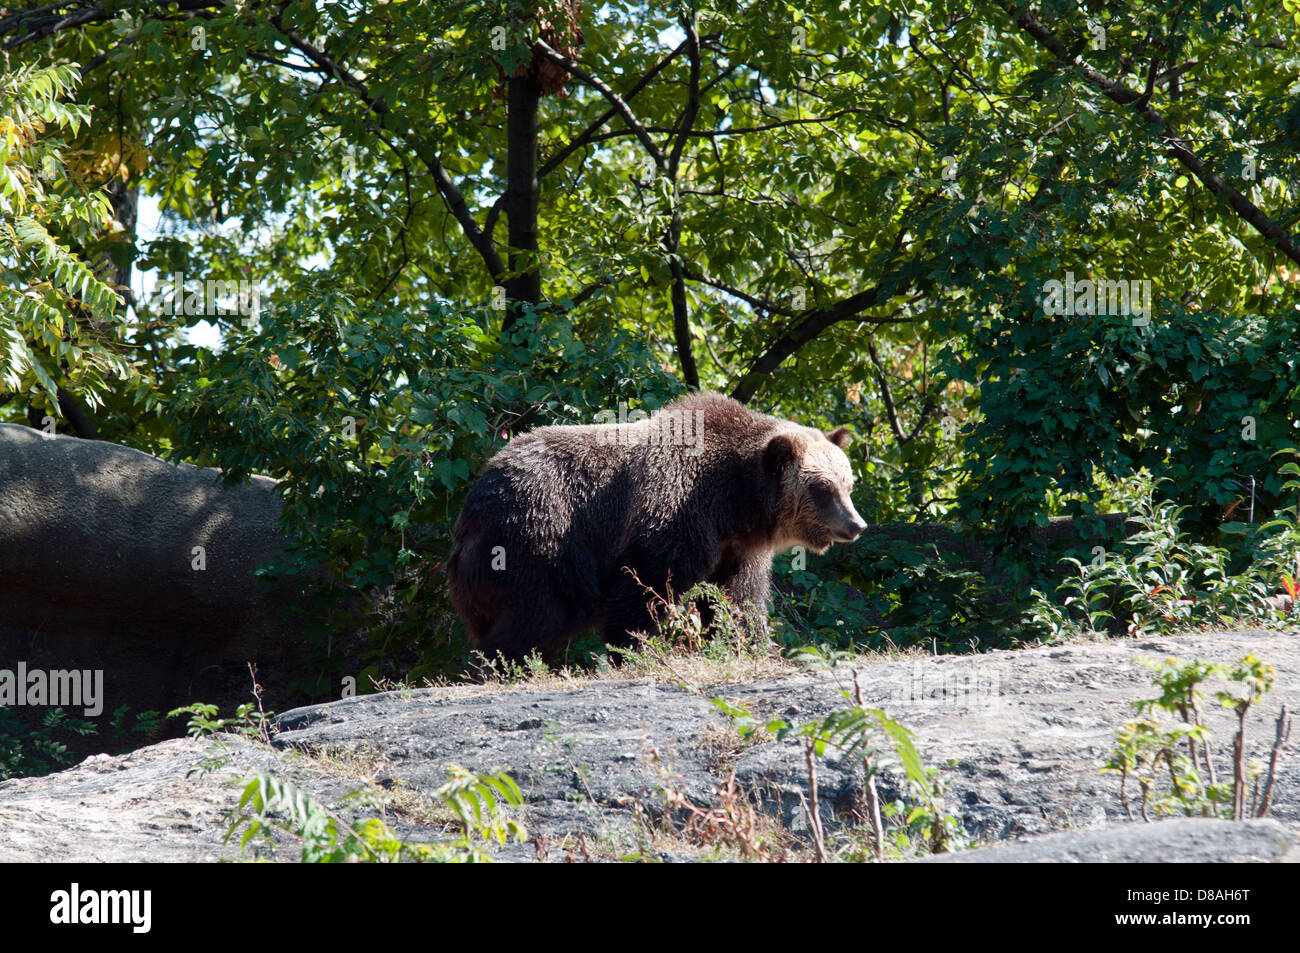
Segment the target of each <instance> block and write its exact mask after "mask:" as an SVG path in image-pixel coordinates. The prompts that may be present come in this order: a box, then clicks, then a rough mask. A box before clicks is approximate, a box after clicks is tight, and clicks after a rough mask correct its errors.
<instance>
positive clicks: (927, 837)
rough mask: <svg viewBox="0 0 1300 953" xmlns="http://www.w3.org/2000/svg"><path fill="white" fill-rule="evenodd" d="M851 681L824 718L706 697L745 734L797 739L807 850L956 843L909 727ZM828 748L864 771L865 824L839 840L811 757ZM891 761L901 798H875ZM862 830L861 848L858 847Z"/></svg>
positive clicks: (953, 821) (940, 790)
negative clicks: (793, 718)
mask: <svg viewBox="0 0 1300 953" xmlns="http://www.w3.org/2000/svg"><path fill="white" fill-rule="evenodd" d="M854 687H855V692H854V696H853V699H852V700H853V701H854V702H855V704H853V705H852V706H851V707H848V708H843V709H837V710H836V711H833V712H831V713H830V714H828V715H827V716H825V717H824V718H821V719H818V720H816V721H811V722H807V723H805V724H801V725H798V724H794V723H792V722H790V721H788V720H787V719H785V718H774V719H769V720H767V721H760V720H759V719H757V718H755V717H754V716H753V715H751V714H750V713H749V712H748V711H746V710H745V709H743V708H739V707H736V706H734V705H731V704H729V703H728V702H727V701H725V700H724V699H721V698H715V699H713V705H714V707H715V708H717V709H718V710H719V711H720V712H722V713H723V714H724V715H726V716H727V717H728V718H730V719H731V721H732V723H733V724H734V725H735V726H736V727H737V728H738V729H739V731H740V734H741V737H742V739H743V740H745V741H747V742H751V743H752V742H753V741H755V740H757V739H759V738H761V737H763V736H766V735H772V736H773V737H774V738H775V739H776V740H777V741H784V740H787V739H795V740H798V741H799V742H800V743H801V744H802V747H803V751H804V760H805V764H806V766H807V771H808V793H807V795H806V796H802V795H801V798H802V801H803V805H804V810H805V813H806V815H807V817H808V826H809V830H810V832H811V836H812V840H813V850H814V854H815V856H816V857H817V859H818V860H819V861H822V862H825V861H828V860H831V859H847V860H866V859H875V860H884V859H885V857H886V854H887V853H888V854H889V855H890V856H892V857H908V856H912V855H914V854H917V853H942V852H945V851H948V850H952V849H955V848H957V847H960V846H963V845H964V843H965V835H964V832H963V831H962V828H961V825H960V822H959V821H958V820H957V818H956V817H954V816H953V815H951V814H949V813H947V811H946V810H945V809H944V803H943V794H944V783H943V779H942V777H941V776H940V775H939V773H938V772H937V771H934V770H933V769H928V768H926V767H925V765H924V764H923V763H922V761H921V757H920V754H919V753H918V752H917V750H916V744H915V741H914V739H913V737H912V733H911V732H910V731H909V730H908V729H907V728H906V727H905V726H904V725H902V724H900V723H899V722H897V721H895V720H894V719H892V718H890V717H889V716H888V715H887V714H885V712H884V711H882V710H881V709H878V708H867V707H866V706H865V705H864V704H863V700H862V693H861V689H860V688H859V687H858V686H857V678H856V674H855V677H854ZM846 695H847V693H846ZM828 748H829V749H832V750H835V751H837V752H838V753H839V758H840V763H841V764H854V765H856V764H861V766H862V771H863V794H864V798H863V800H864V802H865V810H864V812H863V814H864V816H863V817H862V818H860V820H862V821H865V824H864V825H863V826H862V828H859V829H854V828H853V827H852V826H850V827H849V829H847V830H845V831H843V832H841V836H840V837H839V838H838V845H837V844H836V843H834V842H833V841H834V839H833V838H829V837H828V835H827V833H826V831H825V830H824V828H823V825H822V819H821V811H820V809H819V805H818V794H817V761H818V760H819V759H821V758H824V757H825V755H826V752H827V749H828ZM890 766H897V767H899V768H901V769H902V775H903V779H904V790H905V791H906V793H907V796H908V800H906V801H905V800H903V799H901V798H899V799H895V800H893V801H890V802H887V803H882V801H881V798H880V795H879V792H878V791H877V787H876V779H877V778H878V777H879V775H880V773H881V772H882V771H883V770H885V769H887V768H889V767H890ZM863 830H865V834H866V836H865V844H866V851H865V852H864V851H863V850H862V849H861V846H862V844H863V840H864V838H863V837H862V836H861V835H862V833H863Z"/></svg>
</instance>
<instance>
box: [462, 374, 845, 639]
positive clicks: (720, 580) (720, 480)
mask: <svg viewBox="0 0 1300 953" xmlns="http://www.w3.org/2000/svg"><path fill="white" fill-rule="evenodd" d="M847 442H848V432H847V431H846V430H844V428H842V427H841V428H839V429H838V430H835V431H832V432H831V433H829V434H825V433H822V432H821V431H820V430H815V429H813V428H811V427H802V426H800V425H798V424H794V423H790V422H789V421H785V420H779V419H777V418H775V417H769V416H766V415H763V414H757V413H754V412H753V411H750V410H747V409H746V408H745V407H744V406H743V405H741V404H739V403H737V402H736V401H734V400H731V399H729V398H727V397H723V396H722V395H720V394H710V393H697V394H691V395H688V396H686V397H682V398H680V399H678V400H676V401H674V402H673V403H672V404H669V405H668V406H666V407H664V408H663V409H661V410H660V411H658V412H657V413H656V414H655V415H654V416H652V417H650V418H648V419H645V420H641V421H638V422H636V423H624V424H595V425H590V426H577V427H540V428H538V429H537V430H534V431H532V432H531V433H527V434H523V435H522V436H519V437H516V438H515V439H514V440H512V441H511V442H510V443H509V445H508V446H506V447H505V449H503V450H502V451H501V452H500V453H498V454H497V455H496V456H494V457H493V458H492V459H491V460H490V461H489V462H488V465H487V467H486V469H485V470H484V472H483V474H482V476H480V477H479V479H478V481H477V482H476V483H475V484H474V486H473V487H472V488H471V489H470V491H469V494H468V495H467V496H466V498H465V505H464V507H463V508H462V510H461V513H460V518H459V519H458V520H457V522H456V528H455V531H454V542H453V545H452V550H451V556H450V558H449V559H448V561H447V572H448V575H449V577H450V587H451V599H452V602H453V604H454V605H455V606H456V610H457V611H458V612H459V613H460V616H461V618H462V619H463V620H464V622H465V627H466V628H467V629H468V630H469V633H470V636H471V637H472V638H473V639H474V642H475V644H476V646H477V647H478V648H479V649H480V650H482V651H483V652H485V653H486V654H487V655H489V656H494V655H495V654H496V653H497V652H500V653H501V654H503V655H505V656H506V657H508V658H520V657H522V656H524V655H526V654H528V652H530V651H531V650H533V649H539V650H541V651H542V652H544V653H546V652H551V651H553V650H555V649H557V648H559V647H560V646H561V645H562V643H563V642H564V641H565V640H566V639H569V638H570V637H572V636H574V635H577V634H579V633H581V632H583V631H585V630H586V629H589V628H592V627H594V626H597V625H599V626H600V627H601V628H602V631H603V633H604V637H605V640H606V641H607V642H609V643H611V644H614V645H629V644H631V637H632V634H633V633H636V632H653V631H654V620H653V617H652V615H651V612H650V609H649V607H648V605H647V602H648V596H647V593H646V590H645V588H643V586H648V587H650V588H651V589H653V590H654V591H655V592H656V593H658V594H660V595H665V594H666V593H667V591H668V588H669V587H670V586H671V589H672V591H673V592H675V593H679V594H680V593H682V592H685V591H686V590H687V589H689V588H690V587H691V586H693V585H695V584H696V583H699V582H703V581H708V582H713V583H717V584H718V585H720V586H721V587H722V588H723V589H724V590H726V591H727V592H728V593H729V594H730V595H731V597H732V599H733V600H734V601H735V602H736V603H737V605H738V606H740V607H741V609H742V611H743V612H744V613H745V618H746V619H747V621H748V623H749V624H750V625H751V626H752V627H754V628H755V629H757V630H759V631H766V624H767V601H768V592H769V590H768V587H769V583H770V578H769V577H770V573H771V565H772V555H773V553H774V552H777V551H780V550H783V549H788V548H789V547H791V546H795V545H803V546H807V547H808V548H809V549H812V550H813V551H815V552H819V553H820V552H825V551H826V549H827V548H828V547H829V546H830V545H831V543H833V542H851V541H852V540H854V539H856V538H857V537H858V535H859V534H860V533H861V532H862V530H863V529H865V528H866V524H865V523H863V521H862V518H861V517H860V516H859V515H858V513H857V511H856V510H855V509H854V508H853V502H852V500H851V499H850V498H849V493H850V491H851V490H852V487H853V472H852V470H851V468H850V466H849V460H848V458H847V457H846V456H845V455H844V451H843V447H844V446H845V445H846V444H847ZM638 580H639V582H638Z"/></svg>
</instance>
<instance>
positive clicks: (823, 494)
mask: <svg viewBox="0 0 1300 953" xmlns="http://www.w3.org/2000/svg"><path fill="white" fill-rule="evenodd" d="M810 493H811V495H812V499H813V502H814V503H816V504H817V505H818V506H830V504H831V501H832V500H833V499H835V490H834V488H833V487H832V486H831V485H830V484H829V483H814V484H813V487H812V490H811V491H810Z"/></svg>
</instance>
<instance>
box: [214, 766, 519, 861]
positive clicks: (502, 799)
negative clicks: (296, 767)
mask: <svg viewBox="0 0 1300 953" xmlns="http://www.w3.org/2000/svg"><path fill="white" fill-rule="evenodd" d="M449 771H450V774H451V777H450V778H449V779H448V780H447V782H446V783H445V784H443V785H442V786H441V787H439V788H438V789H437V790H436V791H435V792H434V796H435V797H436V798H437V799H438V800H439V801H441V802H442V804H443V805H444V806H445V807H446V808H448V809H449V810H450V811H451V813H452V814H453V816H454V817H455V819H456V821H455V826H456V832H455V834H454V835H453V837H452V838H451V839H450V840H448V841H445V842H432V843H418V842H417V843H412V842H407V841H403V840H402V839H401V838H400V837H398V836H397V835H396V834H395V833H394V832H393V830H392V828H391V827H389V826H388V824H387V823H386V822H385V820H384V819H383V818H382V817H370V818H362V819H360V820H357V821H354V822H348V821H346V820H344V819H343V817H341V816H340V815H339V814H338V813H336V812H335V811H332V810H330V809H329V808H328V807H326V806H325V805H324V804H321V803H320V802H319V801H317V800H316V799H315V798H313V797H312V796H311V795H310V794H308V793H307V792H306V791H305V790H303V789H302V788H300V787H298V786H297V785H295V784H293V783H292V782H289V781H286V780H284V779H282V778H278V777H275V776H274V775H270V774H259V775H257V776H256V777H254V778H252V779H251V780H249V781H248V782H247V783H246V785H245V786H244V792H243V795H242V796H241V797H240V799H239V806H238V808H237V809H236V810H235V812H234V813H233V817H232V819H231V823H230V827H229V829H228V830H227V831H226V840H227V841H229V840H230V839H231V838H232V837H234V836H235V835H236V834H237V833H238V834H239V847H240V851H241V852H242V851H243V850H245V849H246V848H247V847H248V846H249V845H250V844H253V843H255V842H260V843H261V844H262V845H263V846H264V847H265V848H266V849H267V850H268V851H270V852H274V850H275V847H276V844H277V837H276V835H277V832H280V833H283V834H287V835H289V836H290V837H292V838H294V839H295V840H297V841H298V842H299V844H300V845H301V858H302V861H303V863H356V862H363V863H395V862H398V861H416V862H419V863H487V862H490V861H491V860H492V855H491V854H490V853H489V852H488V851H487V850H485V849H484V848H485V847H490V846H496V847H498V848H499V847H502V846H504V845H505V844H506V843H507V842H510V841H514V842H516V843H522V842H523V840H524V838H525V837H526V836H527V832H526V830H525V828H524V825H523V824H522V822H520V821H518V820H516V819H515V818H512V817H508V816H506V815H505V814H504V813H503V810H502V808H503V807H513V808H519V807H522V806H523V795H522V794H521V793H520V791H519V787H518V785H516V784H515V782H514V780H513V779H511V777H510V776H509V775H508V774H505V773H474V772H472V771H467V770H466V769H464V768H461V767H459V766H458V765H451V766H449ZM345 801H351V802H353V803H355V804H356V806H357V807H358V808H365V807H379V808H380V809H382V808H384V807H385V806H386V803H387V802H386V800H385V797H384V796H383V795H382V794H381V793H378V792H375V791H358V792H353V793H352V794H349V795H347V797H346V798H345Z"/></svg>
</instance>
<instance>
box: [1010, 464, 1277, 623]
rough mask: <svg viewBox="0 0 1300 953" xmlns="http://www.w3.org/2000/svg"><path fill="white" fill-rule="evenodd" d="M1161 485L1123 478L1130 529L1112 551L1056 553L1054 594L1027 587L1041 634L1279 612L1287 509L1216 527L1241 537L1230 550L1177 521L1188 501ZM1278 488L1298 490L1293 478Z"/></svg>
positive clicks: (1211, 620) (1267, 616) (1256, 617)
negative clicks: (1165, 495) (1162, 494)
mask: <svg viewBox="0 0 1300 953" xmlns="http://www.w3.org/2000/svg"><path fill="white" fill-rule="evenodd" d="M1286 467H1295V464H1293V463H1289V464H1286V465H1285V466H1284V468H1283V469H1284V470H1285V469H1286ZM1288 472H1289V471H1288ZM1298 472H1300V468H1298ZM1160 482H1162V481H1151V480H1150V479H1147V478H1145V477H1143V476H1141V475H1139V476H1138V477H1135V478H1134V479H1133V480H1132V481H1131V482H1130V485H1129V492H1128V495H1127V497H1126V503H1127V506H1128V508H1129V511H1130V516H1129V522H1130V524H1136V526H1137V529H1136V530H1135V531H1134V532H1132V533H1131V534H1130V535H1129V536H1128V537H1127V538H1126V539H1124V540H1123V541H1122V542H1120V543H1119V545H1118V546H1117V547H1116V548H1115V550H1113V551H1106V550H1103V551H1101V552H1099V553H1097V554H1096V555H1095V556H1094V557H1093V558H1092V559H1091V560H1088V561H1082V560H1079V559H1077V558H1075V557H1073V556H1067V557H1065V558H1064V559H1063V562H1064V563H1065V564H1067V565H1069V566H1070V567H1071V569H1072V571H1071V572H1069V573H1067V575H1066V577H1065V579H1064V580H1063V581H1062V582H1061V583H1060V584H1059V585H1058V586H1057V588H1056V592H1057V595H1058V598H1057V599H1055V600H1053V599H1051V598H1049V597H1048V596H1046V595H1045V594H1044V593H1043V592H1042V591H1041V590H1038V589H1035V590H1033V591H1032V592H1031V597H1032V603H1031V606H1030V610H1029V614H1030V617H1031V618H1032V619H1033V620H1034V621H1035V622H1036V623H1037V624H1039V625H1040V626H1042V627H1043V629H1044V630H1045V631H1047V632H1048V633H1049V637H1050V638H1060V637H1066V636H1072V635H1080V634H1087V633H1098V632H1103V631H1107V630H1108V629H1110V628H1111V627H1112V626H1113V625H1115V624H1122V625H1124V626H1126V627H1127V628H1129V629H1130V630H1148V629H1150V630H1155V631H1158V632H1175V631H1180V630H1185V629H1188V628H1193V627H1196V626H1205V625H1225V624H1233V623H1237V622H1240V621H1241V620H1243V619H1251V620H1262V621H1267V620H1280V619H1281V618H1283V617H1284V615H1285V613H1286V606H1285V604H1284V603H1281V602H1279V599H1278V597H1277V596H1276V595H1274V592H1275V591H1276V590H1277V589H1278V588H1283V589H1287V588H1288V584H1290V588H1294V579H1295V577H1294V576H1290V575H1288V573H1287V572H1286V570H1287V569H1290V568H1293V567H1295V565H1296V560H1297V559H1300V530H1298V529H1297V525H1298V524H1297V520H1296V517H1295V512H1294V509H1295V508H1294V507H1286V508H1283V509H1281V510H1279V512H1278V515H1277V518H1275V519H1273V520H1270V521H1268V522H1266V523H1264V524H1262V525H1258V526H1246V525H1245V524H1237V523H1229V524H1224V526H1223V532H1224V533H1225V534H1234V533H1235V534H1240V535H1243V536H1244V537H1246V539H1245V543H1244V544H1243V545H1242V546H1241V547H1240V548H1239V550H1238V552H1236V553H1234V552H1233V551H1230V550H1229V549H1228V548H1225V547H1222V546H1215V545H1210V544H1208V543H1204V542H1200V541H1198V540H1196V539H1195V538H1194V537H1193V536H1192V535H1191V534H1190V533H1189V532H1188V531H1187V530H1186V528H1185V527H1186V524H1185V522H1184V519H1183V516H1184V513H1185V512H1186V510H1187V507H1184V506H1178V505H1177V504H1175V503H1173V502H1172V501H1169V500H1159V499H1157V498H1156V492H1157V487H1158V485H1159V483H1160ZM1286 486H1287V487H1288V488H1290V489H1297V488H1300V482H1297V481H1290V482H1288V483H1287V484H1286ZM1234 564H1236V565H1234ZM1288 591H1289V589H1288ZM1291 598H1292V600H1294V595H1292V597H1291Z"/></svg>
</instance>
